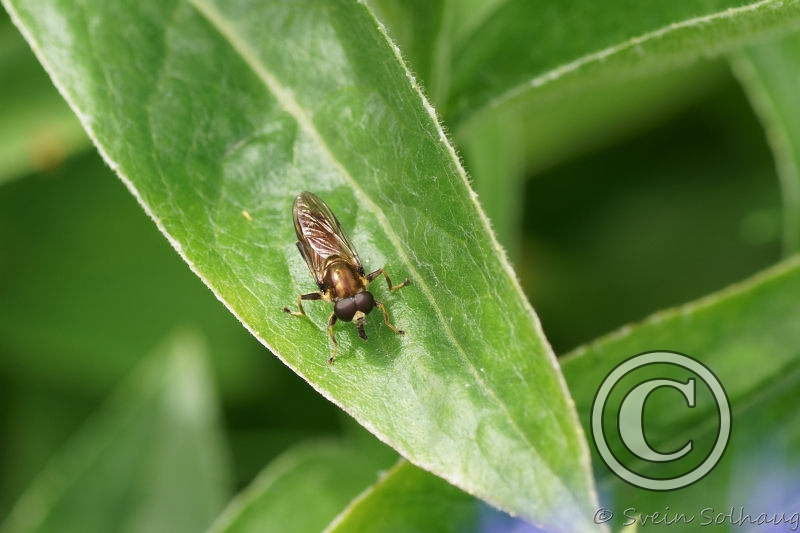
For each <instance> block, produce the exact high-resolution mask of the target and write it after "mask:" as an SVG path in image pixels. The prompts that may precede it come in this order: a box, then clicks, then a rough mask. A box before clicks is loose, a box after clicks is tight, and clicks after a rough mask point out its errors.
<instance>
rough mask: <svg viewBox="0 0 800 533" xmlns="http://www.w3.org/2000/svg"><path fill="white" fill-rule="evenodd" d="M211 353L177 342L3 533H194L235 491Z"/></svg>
mask: <svg viewBox="0 0 800 533" xmlns="http://www.w3.org/2000/svg"><path fill="white" fill-rule="evenodd" d="M220 431H221V428H220V427H219V419H218V415H217V406H216V398H215V395H214V391H213V386H212V383H211V379H210V376H209V375H208V369H207V368H206V362H205V354H204V347H203V345H202V342H200V340H199V338H198V337H197V336H196V335H194V334H189V333H183V334H180V335H176V336H174V337H173V338H172V339H171V340H170V341H169V342H168V343H167V344H165V346H164V347H163V348H162V349H161V350H160V351H159V352H157V353H155V354H154V355H153V356H152V357H151V358H149V359H147V360H146V363H145V364H144V365H143V366H142V368H141V369H139V370H138V371H137V372H136V373H135V374H134V376H132V377H131V378H130V380H129V381H127V382H125V383H124V384H123V385H122V386H120V388H119V390H117V391H116V392H115V394H114V395H113V396H112V397H111V398H110V399H109V401H108V402H107V403H106V405H105V406H104V407H103V408H102V409H101V410H100V411H99V412H98V413H97V414H96V415H94V417H93V418H91V419H90V420H89V421H88V422H87V423H86V425H85V426H84V427H83V428H82V429H81V430H79V431H78V433H77V434H76V435H75V436H74V437H73V438H72V439H71V441H70V442H69V443H68V444H67V446H66V447H65V448H64V449H63V450H62V451H61V452H60V453H59V454H58V455H57V456H56V457H55V458H54V459H53V460H52V462H51V464H50V465H49V466H48V467H47V468H46V469H45V470H44V471H43V472H42V473H41V474H40V476H39V477H38V479H37V480H36V481H35V482H34V483H33V485H32V486H31V487H30V488H29V489H28V490H27V491H26V492H25V493H24V494H23V496H22V497H21V498H20V500H19V502H18V503H17V505H16V506H15V508H14V509H13V511H12V513H11V515H10V516H9V518H8V520H7V521H6V522H5V524H4V527H3V528H2V531H3V533H16V532H32V531H36V532H47V531H53V532H58V533H69V532H73V531H74V532H81V533H91V532H94V531H97V532H107V531H125V532H129V533H133V532H137V531H141V532H148V533H153V532H159V531H164V532H167V531H169V532H181V531H185V532H187V533H189V532H193V533H196V532H197V531H200V530H201V529H203V528H204V527H206V526H207V525H208V524H209V523H210V522H211V520H212V519H213V518H214V517H215V516H216V515H217V514H218V513H219V511H220V510H221V508H222V506H223V504H224V502H225V500H226V499H227V495H228V491H229V483H230V480H229V475H230V472H229V465H228V462H227V457H226V453H225V451H224V446H223V443H222V440H221V433H220Z"/></svg>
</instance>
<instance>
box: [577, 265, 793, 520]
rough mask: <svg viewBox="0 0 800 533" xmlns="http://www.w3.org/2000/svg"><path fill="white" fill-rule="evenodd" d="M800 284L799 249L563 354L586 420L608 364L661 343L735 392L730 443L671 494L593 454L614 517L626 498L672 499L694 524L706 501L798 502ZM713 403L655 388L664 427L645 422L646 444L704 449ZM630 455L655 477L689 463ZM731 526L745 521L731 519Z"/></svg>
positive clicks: (656, 414) (646, 508)
mask: <svg viewBox="0 0 800 533" xmlns="http://www.w3.org/2000/svg"><path fill="white" fill-rule="evenodd" d="M798 292H800V258H798V257H795V258H794V259H791V260H789V261H785V262H783V263H781V264H779V265H778V266H776V267H774V268H772V269H770V270H768V271H766V272H764V273H762V274H759V275H758V276H755V277H754V278H752V279H750V280H747V281H745V282H743V283H740V284H738V285H735V286H732V287H730V288H729V289H726V290H724V291H722V292H720V293H718V294H714V295H712V296H709V297H707V298H704V299H702V300H700V301H698V302H694V303H691V304H688V305H686V306H683V307H681V308H679V309H675V310H671V311H666V312H662V313H659V314H657V315H655V316H653V317H652V318H650V319H648V320H646V321H645V322H643V323H642V324H640V325H637V326H634V327H629V328H625V329H623V330H621V331H619V332H617V333H614V334H611V335H609V336H607V337H605V338H603V339H600V340H599V341H597V342H595V343H592V344H590V345H587V346H584V347H582V348H580V349H578V350H576V351H574V352H572V353H570V354H568V355H567V356H566V357H565V359H563V365H562V366H563V369H564V374H565V376H566V378H567V381H568V383H569V386H570V390H572V391H573V394H574V398H575V402H576V404H577V407H578V411H579V413H580V416H581V420H582V422H583V424H584V426H585V427H586V428H587V429H588V427H589V418H590V413H591V408H592V407H591V406H592V402H593V399H594V395H595V392H596V391H597V390H598V388H599V386H600V383H601V382H602V381H603V379H604V378H605V377H606V376H607V375H608V373H609V372H610V371H611V370H612V369H613V368H614V367H615V366H616V365H618V364H619V363H621V362H622V361H624V360H625V359H628V358H629V357H632V356H634V355H636V354H638V353H641V352H644V351H648V350H653V349H656V348H665V349H669V350H674V351H678V352H681V353H685V354H687V355H689V356H692V357H694V358H696V359H698V360H700V361H701V362H702V363H703V364H705V365H706V366H707V367H708V368H710V369H711V370H712V371H713V372H714V374H715V375H716V376H717V378H718V379H719V381H720V383H721V384H722V386H723V387H724V389H725V391H726V393H727V396H728V398H729V399H730V403H731V408H732V412H733V422H732V425H733V432H732V435H731V440H730V443H729V445H728V448H727V451H726V452H725V453H724V455H723V458H722V460H721V462H720V463H719V464H718V465H717V466H716V467H715V468H714V470H712V471H711V473H710V474H708V475H707V476H706V477H705V478H703V479H702V480H701V481H699V482H698V483H696V484H694V485H692V486H690V487H687V488H683V489H681V490H678V491H672V492H667V493H664V492H659V493H653V492H651V491H646V490H639V489H636V488H634V487H632V486H630V485H628V484H627V483H624V482H622V481H620V480H619V479H617V478H616V477H615V476H614V475H613V474H611V472H610V471H609V470H608V469H607V468H605V467H604V466H602V461H601V460H600V459H599V457H598V456H595V459H596V462H595V465H597V466H598V477H599V479H600V480H601V481H600V484H601V487H602V489H603V495H604V498H603V499H604V500H606V501H610V502H612V505H613V507H612V511H613V512H615V514H617V516H618V519H622V518H624V517H623V516H622V512H623V510H625V509H626V508H629V507H634V508H636V509H638V511H639V512H642V513H652V512H654V511H659V510H660V511H663V510H664V508H665V506H669V507H670V513H671V514H676V513H681V512H685V513H686V514H687V516H691V515H695V516H696V521H695V523H696V524H697V523H700V522H702V521H703V520H704V518H703V516H702V515H701V512H702V510H703V509H704V508H711V509H716V510H717V511H718V512H723V513H724V512H727V511H728V510H729V509H730V507H731V506H734V507H735V508H736V509H738V508H739V507H740V506H744V507H745V509H746V511H749V512H753V513H755V514H758V513H761V512H775V511H781V510H786V511H792V507H791V505H796V502H793V501H792V498H793V497H796V495H797V494H798V493H800V485H798V484H797V476H796V475H794V474H792V472H796V471H797V468H800V454H798V452H797V451H798V450H800V417H798V416H797V409H796V406H795V403H796V402H795V400H796V395H797V394H796V392H797V389H798V386H800V350H798V348H797V347H798V346H800V329H798V328H797V324H798V322H800V305H798V301H797V297H796V295H797V294H798ZM712 402H713V400H711V399H710V398H708V401H706V402H703V401H701V400H700V399H698V400H697V409H686V408H680V409H676V408H675V397H674V396H670V395H666V394H665V395H656V394H654V395H653V396H652V397H651V398H649V399H648V402H647V413H648V418H649V417H652V419H653V420H657V421H659V425H660V426H661V427H656V428H650V429H649V430H648V432H647V440H648V443H649V444H650V446H652V447H653V448H654V449H658V450H677V449H680V448H681V447H683V446H684V445H685V444H686V442H688V441H689V440H691V441H692V442H693V445H694V447H695V448H696V449H698V450H700V449H704V448H703V447H705V446H708V445H709V443H711V444H713V442H714V441H715V439H716V427H717V420H718V414H717V412H716V406H713V403H712ZM684 407H685V405H684ZM698 411H699V412H698ZM612 449H613V448H612ZM617 452H619V450H617ZM631 464H633V465H634V470H636V471H637V472H642V473H644V474H645V475H650V476H655V475H658V476H659V477H662V476H668V475H669V474H672V475H678V474H679V473H684V472H685V470H684V471H683V472H679V471H678V470H679V468H683V467H685V465H684V464H675V465H674V466H675V471H673V472H669V471H665V469H664V468H663V465H662V466H661V467H660V468H661V469H660V470H658V471H657V474H656V472H655V468H654V467H653V465H648V464H646V463H643V462H641V461H639V462H636V463H631ZM794 510H796V507H795V508H794ZM790 514H791V512H790V513H789V515H790ZM787 516H788V515H787ZM620 524H621V522H619V523H615V524H614V525H620ZM729 525H730V524H729ZM676 527H677V526H676ZM729 529H730V530H731V531H740V530H741V529H740V528H739V526H735V525H734V526H731V527H730V528H729Z"/></svg>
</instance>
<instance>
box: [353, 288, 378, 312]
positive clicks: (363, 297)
mask: <svg viewBox="0 0 800 533" xmlns="http://www.w3.org/2000/svg"><path fill="white" fill-rule="evenodd" d="M353 300H355V301H356V309H358V310H359V311H361V312H362V313H364V314H365V315H366V314H367V313H369V312H370V311H372V308H373V307H375V298H373V297H372V293H371V292H369V291H363V292H359V293H358V294H356V295H355V296H353Z"/></svg>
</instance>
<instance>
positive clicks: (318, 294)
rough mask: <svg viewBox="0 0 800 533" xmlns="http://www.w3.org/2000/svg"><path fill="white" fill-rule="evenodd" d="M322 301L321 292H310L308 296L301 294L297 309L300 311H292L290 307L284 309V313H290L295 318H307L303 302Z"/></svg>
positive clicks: (298, 298)
mask: <svg viewBox="0 0 800 533" xmlns="http://www.w3.org/2000/svg"><path fill="white" fill-rule="evenodd" d="M321 299H322V293H321V292H310V293H308V294H301V295H300V296H298V297H297V308H298V309H300V311H292V310H291V309H289V308H288V307H284V308H283V309H282V311H283V312H284V313H289V314H290V315H294V316H306V312H305V309H303V300H321Z"/></svg>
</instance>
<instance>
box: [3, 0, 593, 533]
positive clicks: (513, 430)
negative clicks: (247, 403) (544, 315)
mask: <svg viewBox="0 0 800 533" xmlns="http://www.w3.org/2000/svg"><path fill="white" fill-rule="evenodd" d="M4 2H5V5H6V6H7V7H8V8H9V9H11V12H12V16H13V18H14V20H15V22H16V23H17V25H18V26H19V27H20V28H21V29H22V30H23V32H24V33H25V34H26V36H27V37H28V39H29V41H30V42H31V44H32V46H33V48H34V50H35V51H37V53H38V54H39V57H40V59H41V60H42V62H43V63H44V64H45V66H46V68H47V69H48V71H49V72H50V74H51V76H52V77H53V79H54V81H55V82H56V84H57V85H58V86H59V88H60V90H61V92H62V93H63V94H64V95H65V96H66V98H67V100H68V101H69V102H70V103H71V105H72V106H73V108H74V109H75V110H76V112H77V113H78V115H79V117H80V118H81V120H82V122H83V124H84V126H85V127H86V128H87V130H88V131H89V132H90V135H91V137H92V138H93V140H94V141H95V142H96V144H97V145H98V147H99V148H100V150H101V152H102V153H103V154H104V156H105V157H106V159H107V160H108V161H109V163H110V164H111V165H112V166H113V167H114V168H115V169H116V170H117V171H118V173H119V174H120V176H121V177H122V179H123V180H124V181H125V182H126V184H127V185H128V186H129V187H130V188H131V190H132V191H133V192H134V194H135V195H136V196H137V197H138V198H139V199H140V201H141V203H142V205H143V206H144V208H145V209H146V210H147V212H148V213H149V214H150V215H151V216H152V217H153V219H154V220H155V222H156V224H157V225H158V226H159V227H160V228H161V229H162V230H163V231H164V233H165V234H166V235H167V237H168V238H169V239H170V242H172V244H173V245H174V246H175V247H176V249H177V250H178V251H179V253H181V255H182V256H183V257H184V258H185V259H186V261H187V262H188V263H189V265H190V266H191V267H192V269H193V270H194V271H195V272H196V273H197V274H198V275H199V276H200V277H201V278H202V279H203V280H204V281H205V282H206V283H207V284H208V285H209V286H210V287H211V288H212V290H214V292H215V293H216V294H217V296H218V297H219V298H220V299H221V300H222V301H223V302H225V303H226V305H227V306H228V307H229V308H230V309H231V310H232V311H233V312H234V313H235V314H236V315H237V316H238V317H239V319H240V320H241V321H242V322H243V323H244V324H245V325H246V326H247V327H248V329H250V331H252V332H253V333H254V334H255V335H256V336H257V337H258V338H259V339H261V340H262V341H263V342H264V344H265V345H268V346H269V347H270V348H271V349H273V350H274V351H275V352H276V353H277V354H279V356H280V357H281V358H282V359H283V360H284V361H285V362H286V363H287V364H288V365H289V366H290V367H291V368H293V369H294V370H295V371H297V372H298V373H299V374H300V375H301V376H303V377H304V378H305V379H307V380H308V381H309V382H310V383H311V384H312V385H313V386H314V387H315V388H316V389H317V390H318V391H320V392H321V393H322V394H323V395H325V396H326V397H327V398H329V399H330V400H332V401H333V402H335V403H336V404H337V405H340V406H341V407H342V408H343V409H345V410H346V411H347V412H348V413H350V414H351V415H353V416H354V417H355V418H356V419H357V420H358V421H359V422H360V423H361V424H363V425H364V426H366V427H367V428H369V429H370V431H372V432H373V433H375V434H376V435H377V436H378V437H379V438H381V440H384V441H385V442H387V443H389V444H390V445H391V446H392V447H394V448H395V449H397V450H398V451H399V452H400V453H402V454H403V455H405V456H406V457H407V458H409V459H410V460H411V461H412V462H413V463H415V464H417V465H419V466H421V467H423V468H425V469H426V470H429V471H431V472H433V473H435V474H437V475H440V476H442V477H444V478H445V479H448V480H449V481H451V482H452V483H453V484H455V485H456V486H459V487H461V488H462V489H465V490H467V491H468V492H470V493H474V494H476V495H478V496H480V497H482V498H485V499H486V500H488V501H489V502H490V503H492V504H494V505H496V506H498V507H501V508H503V509H505V510H508V511H511V512H515V513H519V514H521V515H523V516H525V517H527V518H528V519H530V520H532V521H533V522H534V523H536V524H538V525H540V526H542V527H545V528H550V529H556V530H557V529H563V528H564V527H566V526H565V524H566V522H565V521H564V518H565V517H569V519H570V521H569V530H570V531H588V530H594V529H596V527H595V526H594V524H592V522H591V513H592V509H593V507H594V491H593V486H592V480H591V477H590V472H589V463H588V452H587V448H586V443H585V440H584V436H583V435H582V433H581V432H580V428H579V426H578V424H577V421H576V418H575V415H574V412H573V410H572V407H571V404H570V402H569V400H568V398H567V395H566V390H565V387H564V385H563V382H562V380H561V378H560V375H559V373H558V369H557V364H556V363H555V359H554V356H553V354H552V352H551V350H550V349H549V347H548V345H547V344H546V342H545V341H544V339H543V336H542V333H541V330H540V327H539V324H538V320H537V319H536V316H535V315H534V313H533V311H532V309H531V308H530V306H529V304H528V303H527V301H526V299H525V297H524V295H523V294H522V292H521V291H520V288H519V285H518V284H517V282H516V280H515V278H514V275H513V273H512V271H511V268H510V266H509V265H508V263H507V261H506V260H505V259H504V257H503V255H502V253H501V251H500V250H499V246H498V245H497V243H496V241H495V240H494V238H493V236H492V234H491V232H490V230H489V228H488V225H487V222H486V220H485V217H484V216H483V215H482V213H481V212H480V209H479V207H478V206H477V204H476V202H475V200H474V197H473V194H472V192H471V191H470V189H469V187H468V184H467V181H466V176H465V174H464V171H463V169H462V168H461V167H460V166H459V163H458V160H457V158H456V157H455V154H454V151H453V149H452V147H450V146H449V145H448V144H447V141H446V138H445V135H444V134H443V132H442V130H441V128H440V127H439V126H438V124H437V123H436V121H435V118H434V116H433V113H432V110H431V108H430V107H429V106H428V105H427V103H426V102H425V101H424V100H423V98H422V97H421V95H420V94H419V92H418V91H416V90H415V86H414V83H413V80H412V79H411V78H410V77H409V74H408V72H407V71H406V70H405V69H404V68H403V65H402V63H401V62H400V61H399V60H398V57H397V55H396V53H395V50H393V48H392V47H391V45H390V43H389V42H388V41H387V39H386V37H385V35H383V34H382V33H381V31H380V28H379V27H378V25H377V23H376V21H375V19H374V18H373V17H372V15H371V13H370V12H369V11H368V10H367V9H366V8H365V7H364V6H363V5H360V4H356V3H355V2H351V1H345V0H341V1H339V2H336V3H331V2H317V3H313V2H312V3H311V4H308V3H303V4H302V5H298V6H295V5H294V4H286V3H272V2H269V3H264V4H259V5H257V6H255V5H250V4H249V3H247V2H245V1H243V0H239V1H235V2H230V1H229V2H220V3H219V4H215V3H211V2H208V1H206V0H194V1H191V2H186V3H184V2H181V3H178V2H167V3H166V4H165V3H163V2H155V0H150V1H144V2H141V1H137V2H114V3H111V4H101V5H92V6H76V5H75V4H73V3H72V2H66V1H64V0H62V1H43V0H40V1H35V2H31V1H27V0H26V1H24V2H23V1H12V0H4ZM87 21H90V22H88V23H87ZM303 189H308V190H313V191H315V192H317V193H319V194H320V195H322V196H323V197H324V198H325V199H326V200H327V201H328V202H329V203H330V204H331V206H332V207H333V208H334V210H335V211H336V212H337V214H338V216H339V218H340V220H341V221H342V223H343V226H344V227H345V228H346V229H347V230H349V231H351V238H352V240H353V241H354V242H355V244H356V245H357V247H358V248H359V251H360V253H361V256H362V259H363V260H364V262H365V266H366V267H367V268H371V269H375V268H378V267H381V266H385V267H386V268H387V269H388V272H389V273H390V274H391V275H392V276H394V277H395V280H398V279H403V277H404V276H409V277H410V278H412V279H413V285H411V286H410V287H407V288H405V289H403V290H402V291H400V292H398V293H394V294H388V291H387V290H386V289H385V288H384V287H382V286H381V285H380V284H378V285H377V286H376V287H375V289H374V290H375V293H376V295H377V297H378V298H379V299H383V300H385V301H386V304H387V306H388V307H389V310H390V313H391V317H392V320H393V321H394V322H395V323H396V324H398V325H399V326H401V327H402V328H403V329H405V330H406V331H407V332H408V333H407V335H406V336H405V337H404V338H399V337H397V336H395V335H394V334H393V333H392V332H391V331H390V330H389V329H388V328H386V327H384V326H383V324H381V320H380V318H379V316H373V318H372V323H371V324H370V325H369V326H368V327H367V333H368V335H369V337H370V340H369V342H367V343H362V342H361V341H360V340H359V339H358V336H357V334H356V332H355V331H354V329H353V328H352V327H338V326H337V332H338V338H339V341H340V344H341V346H340V349H339V354H340V357H339V359H338V360H337V363H336V365H334V366H332V367H331V366H329V365H326V363H325V361H326V360H327V359H328V357H329V356H330V353H331V352H330V350H331V346H330V343H329V341H328V339H327V327H326V318H327V315H328V314H329V313H330V308H329V307H326V306H325V305H322V304H317V305H315V303H314V302H309V303H308V305H307V306H306V307H307V308H308V309H309V318H308V319H297V318H294V317H291V316H288V315H285V314H282V313H281V311H280V310H281V308H282V307H283V306H284V305H290V304H291V303H292V302H294V301H295V299H296V297H297V296H296V295H297V294H299V293H304V292H308V291H309V290H313V288H314V284H313V282H312V280H311V277H310V276H309V274H308V272H307V270H306V267H305V265H304V264H303V262H302V259H301V258H300V256H299V255H298V253H297V250H296V247H295V245H294V240H295V237H294V231H293V228H292V223H291V215H290V209H291V202H292V199H293V197H294V195H295V194H296V193H297V192H299V191H301V190H303ZM343 326H347V324H344V325H343Z"/></svg>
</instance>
